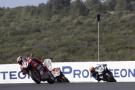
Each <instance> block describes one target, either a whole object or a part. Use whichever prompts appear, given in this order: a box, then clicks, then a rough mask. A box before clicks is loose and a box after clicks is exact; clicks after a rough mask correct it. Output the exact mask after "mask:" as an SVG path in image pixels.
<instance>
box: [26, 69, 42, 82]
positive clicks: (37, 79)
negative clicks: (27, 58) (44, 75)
mask: <svg viewBox="0 0 135 90" xmlns="http://www.w3.org/2000/svg"><path fill="white" fill-rule="evenodd" d="M29 74H30V76H31V78H32V80H33V81H34V82H35V83H37V84H40V83H41V78H40V73H39V72H38V71H37V70H33V71H31V70H30V71H29Z"/></svg>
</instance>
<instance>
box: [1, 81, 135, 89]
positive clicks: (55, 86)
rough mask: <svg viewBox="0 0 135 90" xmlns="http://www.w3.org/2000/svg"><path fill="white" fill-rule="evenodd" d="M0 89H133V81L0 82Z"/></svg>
mask: <svg viewBox="0 0 135 90" xmlns="http://www.w3.org/2000/svg"><path fill="white" fill-rule="evenodd" d="M0 90H135V82H131V83H118V82H117V83H55V84H48V83H42V84H0Z"/></svg>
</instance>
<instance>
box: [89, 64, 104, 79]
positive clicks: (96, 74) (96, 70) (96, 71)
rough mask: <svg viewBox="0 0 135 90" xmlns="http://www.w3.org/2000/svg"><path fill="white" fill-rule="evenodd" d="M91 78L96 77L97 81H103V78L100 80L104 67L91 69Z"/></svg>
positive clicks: (98, 66)
mask: <svg viewBox="0 0 135 90" xmlns="http://www.w3.org/2000/svg"><path fill="white" fill-rule="evenodd" d="M89 70H90V72H91V76H92V77H94V78H95V79H96V80H97V81H101V80H103V78H100V74H99V73H102V72H103V68H102V65H99V64H98V65H97V66H96V67H93V66H92V67H90V69H89Z"/></svg>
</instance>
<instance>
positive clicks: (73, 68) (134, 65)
mask: <svg viewBox="0 0 135 90" xmlns="http://www.w3.org/2000/svg"><path fill="white" fill-rule="evenodd" d="M97 64H107V66H108V68H109V69H110V70H111V71H112V73H113V75H114V77H115V79H116V80H117V82H135V61H119V62H118V61H116V62H61V63H56V62H54V63H52V66H53V67H60V68H61V70H62V72H63V73H64V74H65V76H66V77H67V78H68V79H69V80H70V82H78V83H79V82H97V81H96V80H95V79H93V78H92V77H91V75H90V72H89V67H90V66H96V65H97ZM0 83H1V84H2V83H34V82H33V81H32V80H31V78H30V77H29V76H27V75H23V74H22V73H21V72H20V67H19V65H17V64H1V65H0Z"/></svg>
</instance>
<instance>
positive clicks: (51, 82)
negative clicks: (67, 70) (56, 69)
mask: <svg viewBox="0 0 135 90" xmlns="http://www.w3.org/2000/svg"><path fill="white" fill-rule="evenodd" d="M48 75H49V78H48V79H47V82H48V83H49V84H53V83H54V82H55V78H54V76H53V75H52V73H51V72H48Z"/></svg>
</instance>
